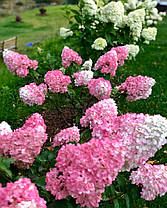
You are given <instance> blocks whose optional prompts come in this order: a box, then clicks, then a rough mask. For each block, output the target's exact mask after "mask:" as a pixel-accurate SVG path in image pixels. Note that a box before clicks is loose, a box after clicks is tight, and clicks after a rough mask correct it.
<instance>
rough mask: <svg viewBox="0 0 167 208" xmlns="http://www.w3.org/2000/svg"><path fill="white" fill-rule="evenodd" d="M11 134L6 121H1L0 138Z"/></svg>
mask: <svg viewBox="0 0 167 208" xmlns="http://www.w3.org/2000/svg"><path fill="white" fill-rule="evenodd" d="M11 132H12V129H11V126H10V125H9V124H8V123H7V122H6V121H2V122H1V123H0V136H3V135H5V134H8V133H11Z"/></svg>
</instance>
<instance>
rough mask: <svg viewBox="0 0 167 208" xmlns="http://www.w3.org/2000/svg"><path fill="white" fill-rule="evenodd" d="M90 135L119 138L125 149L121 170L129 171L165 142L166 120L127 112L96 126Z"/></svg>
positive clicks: (160, 117) (99, 137) (166, 141)
mask: <svg viewBox="0 0 167 208" xmlns="http://www.w3.org/2000/svg"><path fill="white" fill-rule="evenodd" d="M92 136H93V137H95V138H98V139H102V138H104V137H108V138H110V139H111V140H112V138H115V137H117V138H120V140H121V141H122V142H123V144H124V146H125V148H126V150H127V154H126V156H125V164H124V166H123V168H122V171H130V169H132V168H137V167H139V166H140V165H141V163H143V162H145V161H147V160H148V159H149V158H150V157H153V156H154V155H155V153H156V152H157V151H158V150H159V149H161V148H162V145H164V144H166V143H167V140H166V139H165V137H166V136H167V120H166V119H165V118H164V117H162V116H160V115H155V116H149V115H147V114H146V115H144V114H142V113H141V114H135V113H127V114H125V115H121V116H119V117H117V118H115V120H112V122H110V123H106V124H105V125H99V126H96V127H95V128H94V129H93V132H92Z"/></svg>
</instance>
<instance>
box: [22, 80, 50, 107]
mask: <svg viewBox="0 0 167 208" xmlns="http://www.w3.org/2000/svg"><path fill="white" fill-rule="evenodd" d="M46 94H47V85H45V84H44V83H42V84H40V85H39V86H37V85H36V83H30V84H29V85H25V86H24V87H21V88H20V89H19V95H20V98H21V99H22V100H23V102H24V103H26V104H27V105H30V106H32V105H34V104H37V105H42V104H43V103H44V101H45V96H46Z"/></svg>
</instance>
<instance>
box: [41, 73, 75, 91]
mask: <svg viewBox="0 0 167 208" xmlns="http://www.w3.org/2000/svg"><path fill="white" fill-rule="evenodd" d="M44 80H45V83H46V84H47V85H48V86H49V90H50V91H52V92H57V93H58V92H61V93H64V92H67V91H68V88H67V87H68V85H69V84H70V83H71V78H70V76H67V75H64V74H63V73H62V71H60V70H52V71H48V72H47V73H46V74H45V77H44Z"/></svg>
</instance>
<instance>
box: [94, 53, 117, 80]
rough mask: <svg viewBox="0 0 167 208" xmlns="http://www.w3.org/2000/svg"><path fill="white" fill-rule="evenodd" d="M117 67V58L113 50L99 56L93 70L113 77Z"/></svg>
mask: <svg viewBox="0 0 167 208" xmlns="http://www.w3.org/2000/svg"><path fill="white" fill-rule="evenodd" d="M117 67H118V57H117V53H116V51H115V50H111V51H108V52H107V53H105V54H104V55H102V56H100V58H99V59H98V60H97V62H96V64H95V66H94V68H95V70H100V71H101V73H104V74H110V75H111V76H115V73H116V69H117Z"/></svg>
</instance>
